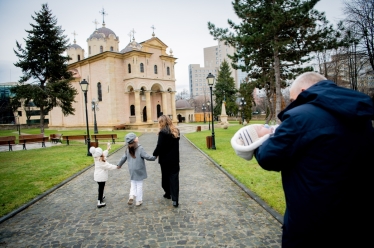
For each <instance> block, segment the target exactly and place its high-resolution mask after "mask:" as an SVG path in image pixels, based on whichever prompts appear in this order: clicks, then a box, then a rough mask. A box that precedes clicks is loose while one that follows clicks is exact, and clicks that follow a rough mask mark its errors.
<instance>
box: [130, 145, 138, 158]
mask: <svg viewBox="0 0 374 248" xmlns="http://www.w3.org/2000/svg"><path fill="white" fill-rule="evenodd" d="M128 147H129V153H130V155H131V157H133V158H136V156H135V150H136V148H138V144H137V143H136V142H132V143H131V144H128Z"/></svg>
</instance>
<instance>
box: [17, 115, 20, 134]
mask: <svg viewBox="0 0 374 248" xmlns="http://www.w3.org/2000/svg"><path fill="white" fill-rule="evenodd" d="M17 118H18V121H17V123H18V135H21V123H20V122H19V115H17Z"/></svg>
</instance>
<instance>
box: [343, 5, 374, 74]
mask: <svg viewBox="0 0 374 248" xmlns="http://www.w3.org/2000/svg"><path fill="white" fill-rule="evenodd" d="M344 13H345V14H346V16H347V18H346V20H345V21H346V22H347V23H349V26H351V27H352V29H354V30H355V32H356V34H357V35H358V37H357V38H358V41H359V43H358V44H357V47H356V48H357V49H358V50H360V51H365V55H366V56H367V59H368V60H369V63H370V65H371V68H372V70H374V1H373V0H349V1H347V0H345V1H344Z"/></svg>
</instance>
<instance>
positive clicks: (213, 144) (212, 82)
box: [206, 72, 216, 150]
mask: <svg viewBox="0 0 374 248" xmlns="http://www.w3.org/2000/svg"><path fill="white" fill-rule="evenodd" d="M215 79H216V78H215V77H214V76H213V75H212V73H210V72H209V74H208V77H207V78H206V81H207V83H208V85H209V88H210V102H211V104H212V107H211V110H212V111H211V112H212V149H213V150H215V149H216V142H215V140H214V115H213V89H212V87H213V85H214V80H215Z"/></svg>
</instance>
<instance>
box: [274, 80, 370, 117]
mask: <svg viewBox="0 0 374 248" xmlns="http://www.w3.org/2000/svg"><path fill="white" fill-rule="evenodd" d="M302 104H313V105H315V106H318V107H320V108H321V109H325V110H327V111H329V112H330V113H332V114H334V115H336V116H339V117H341V118H344V119H349V120H350V121H354V120H374V107H373V100H372V99H371V98H370V97H369V96H368V95H366V94H364V93H361V92H358V91H354V90H351V89H347V88H343V87H339V86H337V85H336V84H335V83H334V82H332V81H329V80H324V81H320V82H318V83H317V84H315V85H313V86H311V87H310V88H308V89H307V90H305V91H303V92H301V93H300V94H299V95H298V97H297V98H296V100H295V101H293V102H292V103H291V104H290V105H288V106H287V108H286V109H285V110H283V111H282V112H280V113H279V115H278V118H279V119H280V120H282V117H283V114H284V113H285V112H286V111H287V110H290V109H292V108H295V107H297V106H299V105H302Z"/></svg>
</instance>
